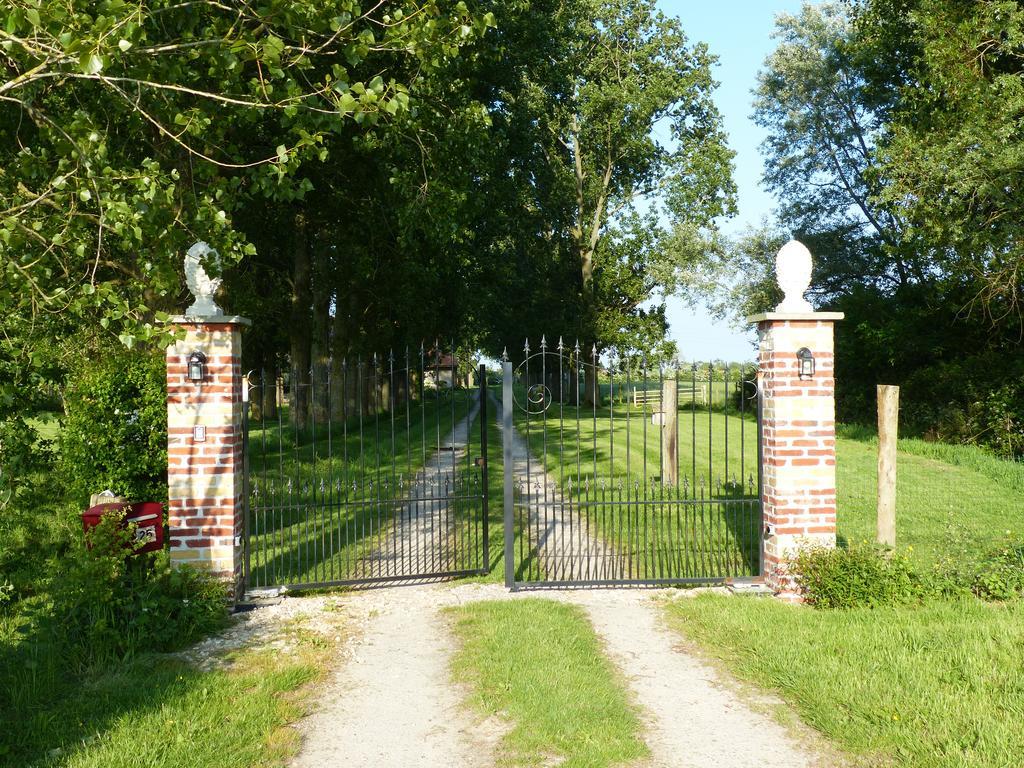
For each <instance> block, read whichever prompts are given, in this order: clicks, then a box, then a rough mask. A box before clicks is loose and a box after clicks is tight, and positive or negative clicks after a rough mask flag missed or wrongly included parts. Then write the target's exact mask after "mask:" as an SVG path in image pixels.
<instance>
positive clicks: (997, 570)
mask: <svg viewBox="0 0 1024 768" xmlns="http://www.w3.org/2000/svg"><path fill="white" fill-rule="evenodd" d="M971 591H972V592H973V593H974V594H975V595H977V596H978V597H980V598H981V599H982V600H1016V599H1019V598H1021V597H1024V542H1019V541H1018V542H1011V541H1008V542H1007V543H1006V544H1005V545H1004V546H1002V547H1000V548H999V549H997V550H995V551H994V552H992V553H990V554H989V555H988V557H986V558H985V559H984V560H982V561H981V563H979V564H978V567H977V570H976V572H975V573H974V578H973V579H972V583H971Z"/></svg>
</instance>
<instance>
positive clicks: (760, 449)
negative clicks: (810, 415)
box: [755, 371, 765, 578]
mask: <svg viewBox="0 0 1024 768" xmlns="http://www.w3.org/2000/svg"><path fill="white" fill-rule="evenodd" d="M763 429H764V386H763V382H762V379H761V374H760V371H759V372H758V374H757V500H758V504H757V507H758V511H759V512H760V515H755V517H757V518H758V526H757V574H758V576H760V577H761V578H764V576H765V572H764V435H763V434H762V430H763Z"/></svg>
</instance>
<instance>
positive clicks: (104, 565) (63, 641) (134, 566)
mask: <svg viewBox="0 0 1024 768" xmlns="http://www.w3.org/2000/svg"><path fill="white" fill-rule="evenodd" d="M122 520H123V515H121V514H119V513H111V514H106V515H104V516H103V519H102V521H101V522H100V524H99V525H98V526H96V527H95V528H93V529H91V531H90V534H89V536H88V538H87V539H86V541H85V542H83V543H82V544H81V545H80V546H78V547H76V548H75V549H73V550H72V552H71V553H70V555H69V557H68V558H67V561H68V563H67V568H66V569H65V571H64V573H63V574H62V576H61V578H60V579H59V580H58V581H57V582H56V583H55V584H54V585H53V611H52V617H53V628H54V631H55V634H56V636H57V638H58V641H59V642H58V645H59V646H60V647H62V648H63V649H64V652H65V653H66V655H67V661H68V663H69V664H70V666H71V667H72V668H73V669H77V670H82V669H85V668H90V667H94V666H97V665H102V664H106V663H110V662H114V661H119V660H122V659H125V658H128V657H131V656H134V655H136V654H138V653H140V652H144V651H168V650H173V649H175V648H178V647H181V646H184V645H187V644H189V643H191V642H194V641H195V640H197V639H199V638H201V637H202V636H204V635H205V634H208V633H210V632H212V631H214V630H216V629H217V628H218V627H220V626H221V625H222V623H223V621H224V619H225V618H226V615H227V588H226V586H225V584H224V583H223V582H222V581H220V580H219V579H216V578H214V577H212V576H211V575H210V574H208V573H207V572H205V571H200V570H197V569H194V568H172V567H171V564H170V558H169V557H168V556H167V553H166V552H156V553H147V554H132V548H131V544H130V541H131V537H132V530H131V528H130V527H124V526H123V525H122Z"/></svg>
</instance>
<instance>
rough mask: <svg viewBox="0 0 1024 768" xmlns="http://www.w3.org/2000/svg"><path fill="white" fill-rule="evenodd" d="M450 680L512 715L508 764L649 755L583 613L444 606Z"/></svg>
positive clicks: (503, 604) (542, 603)
mask: <svg viewBox="0 0 1024 768" xmlns="http://www.w3.org/2000/svg"><path fill="white" fill-rule="evenodd" d="M450 612H451V615H452V616H453V617H454V619H455V630H456V633H457V635H458V637H459V639H460V641H461V647H460V649H459V651H458V652H457V653H456V655H455V658H454V660H453V672H454V675H455V677H456V679H457V680H459V681H462V682H466V683H468V684H469V685H470V688H471V690H472V700H473V703H474V704H475V705H476V707H477V708H478V709H479V710H480V711H482V712H483V713H485V714H487V715H495V714H497V715H499V716H501V717H502V718H504V719H507V720H508V721H510V723H511V730H510V731H509V732H508V733H507V734H506V735H505V737H504V739H503V740H502V742H501V746H500V748H499V764H500V765H505V766H539V765H553V764H555V762H554V761H558V762H557V764H558V765H560V766H563V767H564V768H571V767H572V766H587V767H588V768H600V767H601V766H613V765H621V764H623V763H625V762H628V761H631V760H639V759H640V758H642V757H645V756H646V755H647V748H646V746H645V745H644V743H643V741H642V740H641V737H640V722H639V720H638V719H637V714H636V712H635V710H634V708H633V706H632V705H631V704H630V702H629V699H628V696H627V694H626V690H625V688H624V687H623V685H622V684H621V682H620V681H619V680H618V679H617V677H616V673H615V670H614V668H613V667H612V665H611V663H610V662H609V661H608V660H607V659H606V658H605V656H604V654H603V652H602V649H601V647H600V643H599V641H598V639H597V636H596V635H595V634H594V630H593V628H592V627H591V626H590V622H589V620H588V619H587V617H586V615H585V614H584V612H583V611H582V610H581V609H580V608H578V607H576V606H571V605H565V604H562V603H556V602H554V601H551V600H541V599H529V600H510V601H493V602H479V603H473V604H471V605H466V606H461V607H459V608H453V609H451V611H450Z"/></svg>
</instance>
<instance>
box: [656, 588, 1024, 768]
mask: <svg viewBox="0 0 1024 768" xmlns="http://www.w3.org/2000/svg"><path fill="white" fill-rule="evenodd" d="M666 610H667V612H668V617H669V621H670V623H671V625H672V626H673V627H674V628H676V629H677V630H679V631H680V632H682V633H684V634H685V635H686V636H687V637H689V638H691V639H692V640H695V641H696V642H697V643H698V644H699V645H700V646H702V647H703V649H704V651H705V652H706V653H707V654H708V655H709V656H711V657H713V658H716V659H718V660H720V661H722V662H724V663H725V665H726V666H727V667H728V668H729V669H730V671H732V672H733V673H734V674H736V675H737V676H739V677H741V678H743V679H745V680H748V681H751V682H753V683H756V684H757V685H760V686H762V687H766V688H770V689H774V690H776V691H778V692H779V694H780V695H781V696H782V697H783V698H784V699H785V700H786V701H787V702H788V703H790V704H791V705H792V706H794V707H795V708H796V710H797V711H798V712H799V713H800V715H801V717H802V718H803V720H804V721H805V722H807V723H808V724H810V725H811V726H813V727H815V728H817V729H818V730H819V731H821V732H822V733H824V734H825V735H826V736H828V737H829V738H830V739H832V740H833V741H834V742H835V743H836V744H838V745H840V746H841V747H842V748H844V749H845V750H847V751H848V752H850V753H851V754H853V755H855V756H858V757H859V758H860V759H861V762H862V764H865V765H898V766H914V768H1004V767H1005V766H1011V765H1019V764H1020V757H1021V755H1024V731H1022V730H1021V728H1020V725H1019V724H1020V720H1021V718H1022V717H1024V656H1022V655H1021V650H1020V649H1021V647H1022V646H1024V604H1021V603H1016V604H1008V605H999V604H985V603H981V602H975V601H970V600H966V601H962V602H949V603H935V604H929V605H926V606H923V607H917V608H886V609H875V610H870V609H854V610H849V611H814V610H809V609H805V608H800V607H795V606H790V605H785V604H782V603H779V602H777V601H774V600H757V599H740V598H723V597H721V596H715V595H702V596H700V597H697V598H693V599H687V600H677V601H674V602H672V603H670V604H669V605H668V606H667V609H666Z"/></svg>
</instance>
